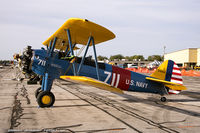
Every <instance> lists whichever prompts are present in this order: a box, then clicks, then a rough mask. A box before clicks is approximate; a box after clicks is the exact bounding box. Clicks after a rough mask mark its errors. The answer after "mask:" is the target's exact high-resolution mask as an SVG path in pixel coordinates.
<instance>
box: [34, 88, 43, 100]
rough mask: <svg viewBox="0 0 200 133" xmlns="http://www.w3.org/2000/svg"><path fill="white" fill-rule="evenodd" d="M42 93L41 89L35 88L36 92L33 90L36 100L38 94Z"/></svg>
mask: <svg viewBox="0 0 200 133" xmlns="http://www.w3.org/2000/svg"><path fill="white" fill-rule="evenodd" d="M40 92H42V89H41V87H39V88H37V90H35V98H37V96H38V94H39V93H40Z"/></svg>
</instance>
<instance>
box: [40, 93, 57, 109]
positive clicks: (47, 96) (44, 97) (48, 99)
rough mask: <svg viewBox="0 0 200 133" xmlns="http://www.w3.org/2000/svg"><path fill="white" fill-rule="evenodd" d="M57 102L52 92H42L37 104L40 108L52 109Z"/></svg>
mask: <svg viewBox="0 0 200 133" xmlns="http://www.w3.org/2000/svg"><path fill="white" fill-rule="evenodd" d="M54 102H55V96H54V95H53V93H52V92H49V91H42V92H40V93H39V94H38V96H37V103H38V105H39V106H40V107H42V108H44V107H51V106H53V104H54Z"/></svg>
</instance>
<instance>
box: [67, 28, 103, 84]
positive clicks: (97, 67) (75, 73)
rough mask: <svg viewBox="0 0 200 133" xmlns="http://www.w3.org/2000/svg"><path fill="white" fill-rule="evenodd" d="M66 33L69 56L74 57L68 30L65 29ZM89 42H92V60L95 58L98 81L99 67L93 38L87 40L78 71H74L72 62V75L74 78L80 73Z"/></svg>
mask: <svg viewBox="0 0 200 133" xmlns="http://www.w3.org/2000/svg"><path fill="white" fill-rule="evenodd" d="M66 32H67V37H68V41H69V47H70V51H69V53H71V55H72V56H74V50H73V46H72V40H71V35H70V30H69V29H66ZM91 42H92V46H93V51H94V58H95V65H96V73H97V79H98V80H100V78H99V66H98V62H97V54H96V48H95V41H94V38H93V37H92V36H90V37H89V39H88V42H87V46H86V49H85V52H84V55H83V57H82V60H81V63H80V65H79V67H78V71H76V68H75V64H74V62H73V64H72V65H73V73H74V76H76V75H79V73H80V71H81V67H82V65H83V63H84V61H85V57H86V54H87V52H88V49H89V46H90V44H91ZM69 53H68V54H69Z"/></svg>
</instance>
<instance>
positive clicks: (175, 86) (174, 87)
mask: <svg viewBox="0 0 200 133" xmlns="http://www.w3.org/2000/svg"><path fill="white" fill-rule="evenodd" d="M146 79H148V80H151V81H155V82H160V83H163V84H164V85H165V86H167V87H169V88H170V89H172V90H187V88H186V87H185V86H183V85H180V84H177V83H173V82H169V81H165V80H160V79H155V78H151V77H146Z"/></svg>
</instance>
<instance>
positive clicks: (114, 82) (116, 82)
mask: <svg viewBox="0 0 200 133" xmlns="http://www.w3.org/2000/svg"><path fill="white" fill-rule="evenodd" d="M104 73H105V74H107V77H106V79H105V81H104V82H105V83H107V82H108V80H109V79H110V77H111V75H112V81H111V86H114V87H116V88H117V87H118V85H119V81H120V74H116V73H113V74H112V73H111V72H108V71H104ZM116 75H117V77H116Z"/></svg>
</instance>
